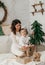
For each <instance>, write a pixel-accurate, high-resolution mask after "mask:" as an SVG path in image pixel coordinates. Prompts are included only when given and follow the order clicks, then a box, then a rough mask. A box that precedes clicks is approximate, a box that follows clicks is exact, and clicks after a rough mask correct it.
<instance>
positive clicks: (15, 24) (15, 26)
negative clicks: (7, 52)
mask: <svg viewBox="0 0 45 65" xmlns="http://www.w3.org/2000/svg"><path fill="white" fill-rule="evenodd" d="M20 29H21V22H20V20H18V19H15V20H13V21H12V24H11V31H12V32H11V35H10V37H11V40H12V45H11V52H12V53H13V54H14V55H16V56H23V55H24V52H23V51H20V50H19V44H18V41H19V40H18V39H16V36H18V37H20V33H19V32H20Z"/></svg>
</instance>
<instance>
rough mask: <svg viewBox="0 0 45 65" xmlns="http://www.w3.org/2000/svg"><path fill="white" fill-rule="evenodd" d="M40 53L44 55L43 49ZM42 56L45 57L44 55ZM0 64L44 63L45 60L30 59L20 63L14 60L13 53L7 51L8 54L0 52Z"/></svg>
mask: <svg viewBox="0 0 45 65" xmlns="http://www.w3.org/2000/svg"><path fill="white" fill-rule="evenodd" d="M41 54H42V55H43V54H44V55H45V51H44V52H41ZM43 58H45V56H44V57H43ZM0 65H45V61H42V60H41V61H40V62H34V61H32V62H29V63H27V64H21V63H18V62H16V60H15V56H14V55H12V54H11V53H8V54H0Z"/></svg>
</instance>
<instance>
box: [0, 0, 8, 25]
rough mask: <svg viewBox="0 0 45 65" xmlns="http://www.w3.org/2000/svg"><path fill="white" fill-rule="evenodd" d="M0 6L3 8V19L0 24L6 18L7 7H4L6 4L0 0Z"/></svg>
mask: <svg viewBox="0 0 45 65" xmlns="http://www.w3.org/2000/svg"><path fill="white" fill-rule="evenodd" d="M0 7H1V8H3V10H4V17H3V19H2V20H1V21H0V25H1V24H2V23H4V22H5V21H6V19H7V8H6V6H5V5H4V3H3V2H1V1H0Z"/></svg>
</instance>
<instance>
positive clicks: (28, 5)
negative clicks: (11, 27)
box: [0, 0, 45, 31]
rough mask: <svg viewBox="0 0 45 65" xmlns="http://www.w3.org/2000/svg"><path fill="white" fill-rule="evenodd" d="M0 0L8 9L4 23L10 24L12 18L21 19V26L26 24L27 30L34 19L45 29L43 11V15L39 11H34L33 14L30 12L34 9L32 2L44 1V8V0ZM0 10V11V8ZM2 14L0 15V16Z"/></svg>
mask: <svg viewBox="0 0 45 65" xmlns="http://www.w3.org/2000/svg"><path fill="white" fill-rule="evenodd" d="M1 1H2V2H4V4H5V5H6V6H7V10H8V17H7V20H6V22H5V24H11V22H12V20H13V19H16V18H17V19H20V20H21V22H22V25H23V26H26V27H27V28H28V30H30V27H31V26H30V25H31V23H32V22H33V21H35V20H38V21H39V22H40V23H41V24H42V25H43V30H44V31H45V12H44V15H42V14H41V13H36V14H35V16H33V15H32V14H31V13H30V12H32V11H33V10H34V9H33V7H32V4H34V3H39V1H42V2H43V3H44V6H43V7H44V9H45V0H1ZM38 8H39V7H38ZM0 12H2V11H1V10H0ZM2 15H3V14H2ZM2 15H0V18H1V16H2ZM5 29H6V28H5Z"/></svg>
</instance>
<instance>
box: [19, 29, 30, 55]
mask: <svg viewBox="0 0 45 65" xmlns="http://www.w3.org/2000/svg"><path fill="white" fill-rule="evenodd" d="M20 34H21V37H20V39H19V45H20V49H21V50H22V51H24V52H25V53H26V54H27V56H29V44H30V43H29V39H30V37H29V36H28V31H27V29H25V28H22V29H21V31H20Z"/></svg>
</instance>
